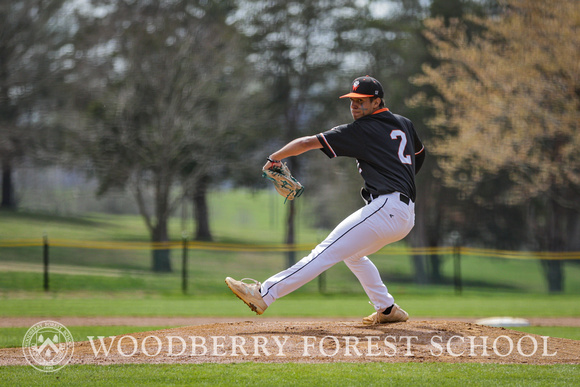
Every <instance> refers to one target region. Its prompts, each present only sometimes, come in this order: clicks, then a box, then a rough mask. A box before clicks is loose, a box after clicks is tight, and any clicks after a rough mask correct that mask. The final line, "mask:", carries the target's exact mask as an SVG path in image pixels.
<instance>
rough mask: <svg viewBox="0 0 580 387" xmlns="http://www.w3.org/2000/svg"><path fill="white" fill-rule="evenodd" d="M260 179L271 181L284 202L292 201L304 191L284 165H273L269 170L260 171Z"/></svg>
mask: <svg viewBox="0 0 580 387" xmlns="http://www.w3.org/2000/svg"><path fill="white" fill-rule="evenodd" d="M262 177H265V178H266V179H269V180H271V181H272V183H274V188H276V191H278V193H279V194H280V195H282V196H284V197H285V198H286V200H294V198H297V197H298V196H300V195H302V192H303V191H304V187H303V186H302V184H300V182H299V181H298V180H296V179H295V178H294V176H292V174H291V173H290V170H289V169H288V167H287V166H286V163H281V164H280V165H279V166H277V165H274V166H272V167H271V168H270V169H262ZM284 203H286V201H284Z"/></svg>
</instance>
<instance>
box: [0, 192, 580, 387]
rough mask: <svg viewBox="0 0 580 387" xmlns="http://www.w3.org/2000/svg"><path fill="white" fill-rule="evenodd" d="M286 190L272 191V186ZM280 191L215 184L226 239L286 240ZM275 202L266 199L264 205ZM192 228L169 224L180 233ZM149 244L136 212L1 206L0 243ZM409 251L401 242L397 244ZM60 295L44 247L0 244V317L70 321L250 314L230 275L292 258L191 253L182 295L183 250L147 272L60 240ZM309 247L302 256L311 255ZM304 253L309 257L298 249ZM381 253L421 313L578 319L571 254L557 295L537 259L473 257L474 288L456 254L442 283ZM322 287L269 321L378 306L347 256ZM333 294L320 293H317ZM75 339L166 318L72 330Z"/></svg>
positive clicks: (66, 378)
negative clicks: (165, 268)
mask: <svg viewBox="0 0 580 387" xmlns="http://www.w3.org/2000/svg"><path fill="white" fill-rule="evenodd" d="M274 195H275V194H274ZM272 198H275V199H278V198H277V197H276V196H272V195H271V193H270V192H268V193H266V192H257V193H251V192H244V191H239V192H235V193H231V192H221V193H220V192H218V193H215V194H213V195H211V197H210V205H211V211H212V222H213V223H212V229H213V232H214V236H215V237H216V240H217V241H220V242H235V243H248V244H255V243H266V242H274V243H276V242H278V243H279V242H281V241H282V240H283V233H284V230H283V226H282V224H283V217H284V216H283V215H284V210H285V208H284V206H283V204H281V202H280V201H279V200H275V199H272ZM264 203H267V208H266V209H264V208H263V207H264ZM299 213H300V217H299V218H300V221H299V225H298V229H297V231H298V242H299V243H317V242H318V241H320V240H322V239H323V238H324V237H325V236H326V233H327V232H328V230H317V229H314V228H312V227H311V225H312V219H311V218H309V217H308V216H307V214H308V209H307V205H306V204H304V205H303V207H300V206H299ZM182 229H184V230H185V231H188V232H191V225H187V224H183V223H182V222H181V220H180V219H177V218H176V219H172V222H171V227H170V231H171V236H172V239H173V240H179V238H180V237H181V232H182ZM44 233H46V234H47V235H48V237H49V240H51V239H72V240H87V241H89V240H93V241H117V242H119V241H122V242H146V241H147V240H148V234H147V231H146V229H145V226H144V224H143V221H142V220H141V219H140V218H139V217H137V216H126V215H123V216H114V215H104V214H89V215H86V216H82V217H63V216H56V215H50V214H36V213H26V212H2V213H0V241H1V240H7V239H21V238H38V239H40V238H42V235H43V234H44ZM399 245H400V246H404V245H405V244H404V242H402V243H401V244H399ZM50 253H51V263H52V264H51V275H50V289H51V291H50V292H47V293H46V292H43V290H42V272H41V258H42V251H41V248H40V247H18V248H0V318H1V317H19V316H22V317H38V319H39V321H41V320H42V319H46V318H47V317H50V318H53V319H57V320H58V318H59V317H67V316H84V317H87V316H88V317H91V316H95V317H98V316H137V317H138V316H144V317H146V316H181V317H188V316H191V317H196V316H204V317H209V316H219V317H227V316H235V317H244V316H251V315H252V314H251V312H249V310H248V309H247V307H246V306H245V305H243V304H242V303H241V302H239V300H237V298H235V297H233V296H232V295H231V294H230V293H229V291H228V290H227V288H226V287H225V285H224V283H223V279H224V277H225V276H228V275H229V276H233V277H247V276H249V277H255V278H256V279H259V280H263V279H265V278H266V277H267V276H269V275H271V274H273V273H275V272H277V271H279V270H281V269H283V268H284V267H285V265H286V262H285V259H286V256H285V254H282V253H236V252H215V251H201V250H195V251H190V256H189V270H188V276H189V281H188V291H187V294H185V295H184V294H182V292H181V273H180V269H181V266H180V262H181V261H180V260H181V253H180V251H178V250H176V251H174V252H173V255H172V265H173V267H174V272H173V273H169V274H155V273H152V272H150V270H149V268H150V264H151V258H150V253H149V252H148V251H146V250H114V249H109V250H94V249H82V248H65V247H52V248H51V250H50ZM302 253H305V252H299V254H302ZM300 257H301V256H300V255H298V256H297V258H300ZM373 261H374V262H375V263H376V265H377V267H378V268H379V270H380V271H381V273H382V275H383V277H384V278H385V280H386V281H387V284H388V286H389V290H390V291H391V293H393V294H394V295H395V297H396V298H397V302H398V303H399V304H401V305H402V306H404V308H405V309H406V310H407V311H408V312H409V313H410V314H411V315H412V316H421V317H425V318H428V317H491V316H513V317H580V302H579V301H580V265H578V264H574V263H566V269H565V287H564V292H563V293H562V294H558V295H551V294H547V292H546V290H545V289H546V286H545V282H544V279H543V275H542V272H541V266H540V264H539V263H538V262H537V261H535V260H505V259H497V258H487V257H464V259H463V260H462V279H463V292H462V294H461V295H459V294H456V292H455V289H454V288H453V282H452V274H453V262H452V259H451V257H444V263H443V274H444V277H445V281H444V282H443V283H442V284H439V285H431V286H425V285H423V286H420V285H416V284H414V283H413V280H412V279H413V275H412V266H411V263H410V258H409V257H407V256H393V255H376V256H374V257H373ZM324 279H325V284H324V285H322V283H319V282H318V281H316V280H315V281H313V282H312V283H310V284H308V285H306V286H305V287H304V288H302V289H300V290H299V291H297V292H296V293H295V294H292V295H290V296H288V297H286V298H284V299H282V300H280V301H279V302H277V303H276V304H274V305H273V306H272V307H271V308H269V309H268V312H267V315H268V316H270V317H276V316H280V317H292V316H298V317H300V316H302V317H321V318H324V317H345V318H360V317H361V316H364V315H367V314H369V313H370V312H371V311H372V308H371V306H370V305H368V303H367V298H366V296H365V295H364V293H363V292H362V289H361V288H360V285H359V284H358V282H357V281H356V279H355V278H354V276H353V275H352V274H351V273H350V272H349V271H348V269H346V267H345V266H344V265H341V264H339V265H336V266H335V267H333V268H331V269H330V270H329V271H328V272H327V274H326V276H325V277H324ZM320 286H322V289H323V290H324V292H323V293H324V294H321V293H320V289H321V287H320ZM68 328H69V329H70V330H71V333H72V334H73V336H74V338H75V340H86V336H88V335H93V336H96V335H103V336H108V335H118V334H123V333H133V332H138V331H148V330H153V329H160V328H164V327H156V326H152V327H140V326H113V327H105V326H88V327H87V326H83V327H77V326H72V327H68ZM27 329H28V327H16V328H0V347H18V346H20V345H21V342H22V339H23V335H24V333H25V332H26V330H27ZM514 329H517V330H521V331H523V332H529V333H535V334H540V335H548V336H552V337H563V338H569V339H574V340H579V339H580V328H578V327H521V328H514ZM579 378H580V369H579V367H578V366H575V365H554V366H531V365H496V364H441V363H422V364H421V363H398V364H384V363H369V364H346V363H336V364H261V363H243V364H230V365H216V364H203V365H118V366H92V365H74V366H67V367H65V368H63V369H62V370H60V371H58V372H56V373H52V374H45V373H41V372H39V371H37V370H35V369H33V368H32V367H28V366H17V367H7V366H4V367H0V385H10V386H13V385H34V384H42V385H54V384H62V385H79V384H89V385H192V384H195V385H198V384H199V385H231V384H240V385H261V386H263V385H313V384H316V385H345V386H347V385H348V386H352V385H382V384H387V383H389V384H391V383H396V384H400V385H425V384H434V385H488V384H498V385H526V386H528V385H542V386H544V385H562V386H568V385H574V384H575V383H577V381H578V380H579Z"/></svg>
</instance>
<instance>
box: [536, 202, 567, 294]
mask: <svg viewBox="0 0 580 387" xmlns="http://www.w3.org/2000/svg"><path fill="white" fill-rule="evenodd" d="M546 207H547V208H546V218H547V220H548V221H547V227H546V230H545V235H546V237H547V241H546V242H547V243H546V247H547V249H548V251H550V252H557V251H564V250H565V249H564V244H565V242H564V238H565V235H566V234H565V232H566V226H565V223H566V216H565V215H566V209H565V208H562V207H561V206H560V205H558V203H557V202H556V201H555V200H553V199H548V202H547V206H546ZM542 268H543V269H544V275H545V277H546V282H547V283H548V291H549V292H550V293H561V292H562V291H563V290H564V262H563V261H561V260H553V259H545V260H542Z"/></svg>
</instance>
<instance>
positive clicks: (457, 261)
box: [453, 244, 463, 295]
mask: <svg viewBox="0 0 580 387" xmlns="http://www.w3.org/2000/svg"><path fill="white" fill-rule="evenodd" d="M453 278H454V281H453V282H454V283H455V294H458V295H461V291H462V290H463V289H462V284H461V246H459V244H456V245H455V246H453Z"/></svg>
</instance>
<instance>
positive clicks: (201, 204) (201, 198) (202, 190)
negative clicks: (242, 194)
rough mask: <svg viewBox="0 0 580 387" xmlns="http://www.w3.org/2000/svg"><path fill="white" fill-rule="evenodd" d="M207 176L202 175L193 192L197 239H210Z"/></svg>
mask: <svg viewBox="0 0 580 387" xmlns="http://www.w3.org/2000/svg"><path fill="white" fill-rule="evenodd" d="M208 180H209V178H208V177H207V176H204V177H202V178H201V179H200V180H199V182H198V183H197V185H196V186H195V190H194V192H193V212H194V214H193V216H194V219H195V223H196V232H195V239H196V240H198V241H211V240H212V239H213V238H212V236H211V231H210V227H209V211H208V206H207V186H208Z"/></svg>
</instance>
